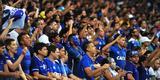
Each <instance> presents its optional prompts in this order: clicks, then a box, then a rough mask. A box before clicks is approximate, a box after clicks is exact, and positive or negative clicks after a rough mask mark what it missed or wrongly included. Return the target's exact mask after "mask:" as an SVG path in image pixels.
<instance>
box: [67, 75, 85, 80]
mask: <svg viewBox="0 0 160 80" xmlns="http://www.w3.org/2000/svg"><path fill="white" fill-rule="evenodd" d="M69 77H70V78H72V79H73V80H82V79H80V78H78V77H77V76H75V75H74V74H70V75H69Z"/></svg>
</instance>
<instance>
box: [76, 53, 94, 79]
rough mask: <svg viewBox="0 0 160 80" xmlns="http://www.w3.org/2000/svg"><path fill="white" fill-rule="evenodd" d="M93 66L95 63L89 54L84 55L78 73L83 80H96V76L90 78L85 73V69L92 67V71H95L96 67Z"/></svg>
mask: <svg viewBox="0 0 160 80" xmlns="http://www.w3.org/2000/svg"><path fill="white" fill-rule="evenodd" d="M93 65H94V62H93V61H92V59H91V58H90V57H89V56H88V55H87V54H86V55H84V56H83V57H82V59H81V60H80V62H79V65H78V71H79V74H78V77H80V78H82V79H84V78H86V79H87V80H94V76H92V77H88V76H87V74H86V72H85V68H87V67H90V68H91V70H95V67H94V66H93Z"/></svg>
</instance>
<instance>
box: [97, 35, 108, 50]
mask: <svg viewBox="0 0 160 80" xmlns="http://www.w3.org/2000/svg"><path fill="white" fill-rule="evenodd" d="M107 40H108V38H107V36H105V37H104V38H99V37H97V38H96V41H98V44H97V45H96V48H97V49H99V50H101V49H102V47H103V46H105V45H106V43H107Z"/></svg>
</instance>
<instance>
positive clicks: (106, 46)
mask: <svg viewBox="0 0 160 80" xmlns="http://www.w3.org/2000/svg"><path fill="white" fill-rule="evenodd" d="M120 37H121V36H118V37H117V38H116V39H115V40H114V41H112V42H111V43H108V44H107V45H105V46H104V47H103V48H102V50H103V51H104V50H106V49H108V48H109V47H110V46H112V45H113V44H115V43H116V42H117V41H118V40H119V39H120Z"/></svg>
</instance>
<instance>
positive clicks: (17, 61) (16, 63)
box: [6, 48, 27, 70]
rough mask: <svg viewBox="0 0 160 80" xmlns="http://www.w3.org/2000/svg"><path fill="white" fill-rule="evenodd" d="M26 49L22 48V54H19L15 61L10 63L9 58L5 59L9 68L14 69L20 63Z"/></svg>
mask: <svg viewBox="0 0 160 80" xmlns="http://www.w3.org/2000/svg"><path fill="white" fill-rule="evenodd" d="M26 51H27V48H24V49H23V51H22V54H21V55H20V56H19V58H18V59H17V60H16V62H14V63H12V62H11V61H10V60H7V61H6V62H7V65H8V67H9V68H10V69H12V70H15V69H16V68H17V67H18V66H19V64H20V63H21V61H22V60H23V57H24V56H25V54H26Z"/></svg>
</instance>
